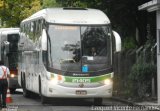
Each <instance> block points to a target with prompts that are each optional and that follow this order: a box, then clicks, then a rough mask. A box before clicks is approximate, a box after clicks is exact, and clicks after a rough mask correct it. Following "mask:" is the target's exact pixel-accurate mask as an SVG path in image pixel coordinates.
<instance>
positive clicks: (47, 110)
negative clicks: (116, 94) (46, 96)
mask: <svg viewBox="0 0 160 111" xmlns="http://www.w3.org/2000/svg"><path fill="white" fill-rule="evenodd" d="M12 99H13V102H12V103H10V104H8V109H7V111H111V110H112V108H113V106H127V104H124V103H121V102H119V101H115V100H112V99H105V100H104V104H103V106H93V100H89V99H58V100H54V101H50V103H49V104H45V105H42V104H41V103H40V98H39V97H34V98H24V97H23V95H22V90H21V89H19V90H17V92H16V93H15V94H12ZM116 111H117V110H116ZM121 111H123V110H121ZM130 111H132V110H130Z"/></svg>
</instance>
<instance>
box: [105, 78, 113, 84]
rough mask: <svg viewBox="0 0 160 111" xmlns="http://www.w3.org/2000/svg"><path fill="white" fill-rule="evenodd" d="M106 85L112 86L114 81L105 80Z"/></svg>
mask: <svg viewBox="0 0 160 111" xmlns="http://www.w3.org/2000/svg"><path fill="white" fill-rule="evenodd" d="M104 84H105V85H111V84H112V80H111V79H106V80H104Z"/></svg>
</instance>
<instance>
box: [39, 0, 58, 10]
mask: <svg viewBox="0 0 160 111" xmlns="http://www.w3.org/2000/svg"><path fill="white" fill-rule="evenodd" d="M60 6H61V4H58V3H57V1H56V0H43V5H42V8H49V7H60Z"/></svg>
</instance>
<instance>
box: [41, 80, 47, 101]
mask: <svg viewBox="0 0 160 111" xmlns="http://www.w3.org/2000/svg"><path fill="white" fill-rule="evenodd" d="M39 95H40V97H41V103H42V104H46V103H47V102H48V98H47V97H45V96H43V94H42V86H41V79H40V78H39Z"/></svg>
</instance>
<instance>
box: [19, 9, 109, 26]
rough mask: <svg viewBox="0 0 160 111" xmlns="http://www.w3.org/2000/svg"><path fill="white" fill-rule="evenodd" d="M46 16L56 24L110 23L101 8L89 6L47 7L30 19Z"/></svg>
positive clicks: (48, 20) (46, 18)
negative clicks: (90, 7)
mask: <svg viewBox="0 0 160 111" xmlns="http://www.w3.org/2000/svg"><path fill="white" fill-rule="evenodd" d="M37 18H44V19H45V20H46V21H47V22H50V23H55V24H91V25H92V24H99V25H101V24H109V23H110V20H109V18H108V17H107V16H106V15H105V14H104V13H103V12H102V11H100V10H97V9H89V8H47V9H43V10H40V11H38V12H37V13H35V14H33V15H32V16H30V17H29V18H27V19H25V20H23V21H22V23H23V22H25V21H29V20H33V19H37Z"/></svg>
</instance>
